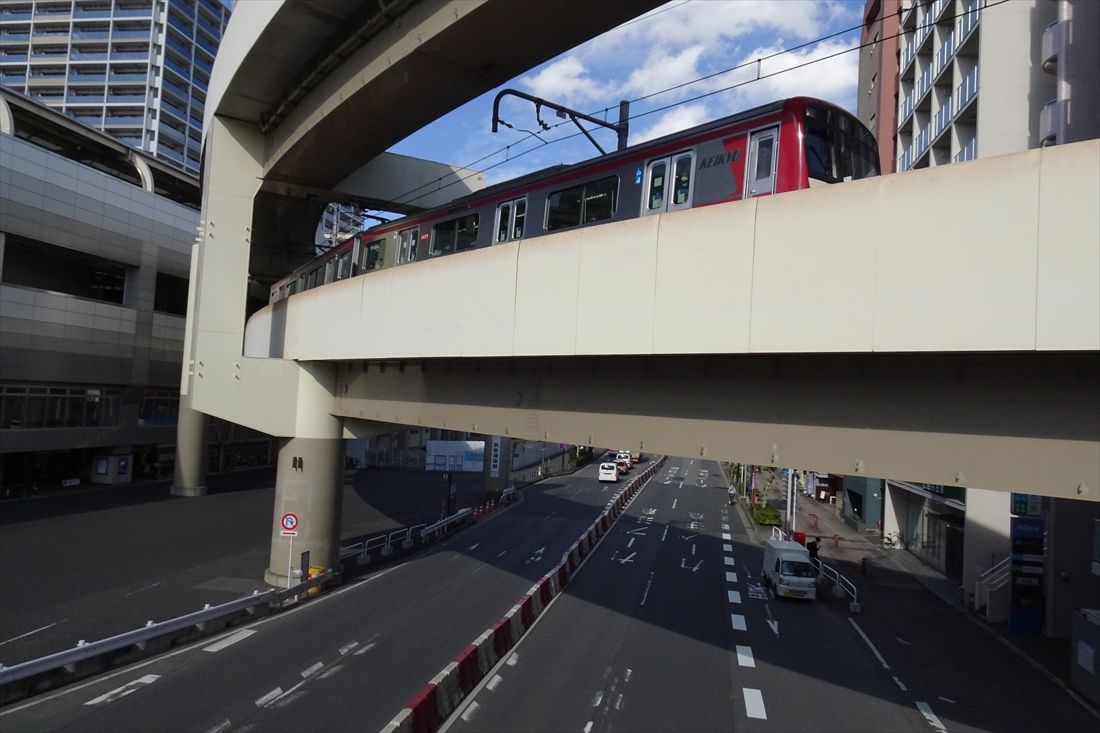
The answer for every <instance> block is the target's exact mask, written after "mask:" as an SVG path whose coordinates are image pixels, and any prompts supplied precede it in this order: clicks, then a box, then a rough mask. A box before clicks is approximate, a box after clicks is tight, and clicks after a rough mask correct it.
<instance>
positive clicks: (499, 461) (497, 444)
mask: <svg viewBox="0 0 1100 733" xmlns="http://www.w3.org/2000/svg"><path fill="white" fill-rule="evenodd" d="M482 477H483V482H482V486H483V488H484V491H485V497H486V498H490V499H494V498H497V497H499V496H500V494H501V492H502V491H504V489H505V488H507V487H508V485H509V484H511V483H512V439H511V438H504V437H501V436H499V435H489V436H486V437H485V468H484V470H483V472H482Z"/></svg>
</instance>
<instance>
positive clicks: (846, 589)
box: [810, 557, 860, 613]
mask: <svg viewBox="0 0 1100 733" xmlns="http://www.w3.org/2000/svg"><path fill="white" fill-rule="evenodd" d="M810 564H812V565H813V566H814V567H815V568H817V570H818V572H819V573H821V575H823V576H824V577H825V579H826V580H830V581H832V583H833V591H834V595H839V596H843V595H848V596H850V597H851V599H852V601H851V603H849V604H848V610H849V611H851V612H852V613H859V611H860V605H859V591H858V590H857V589H856V587H855V585H853V584H852V581H850V580H848V579H847V578H845V577H844V576H843V575H841V574H840V571H839V570H837V569H836V568H834V567H833V566H832V565H826V564H825V563H823V562H821V560H819V559H818V558H816V557H811V558H810ZM838 591H839V592H838Z"/></svg>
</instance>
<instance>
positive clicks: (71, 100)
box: [65, 93, 103, 105]
mask: <svg viewBox="0 0 1100 733" xmlns="http://www.w3.org/2000/svg"><path fill="white" fill-rule="evenodd" d="M65 104H99V105H102V104H103V94H102V93H99V94H70V95H69V96H67V97H65Z"/></svg>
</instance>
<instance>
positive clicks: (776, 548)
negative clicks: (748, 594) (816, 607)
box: [760, 540, 817, 599]
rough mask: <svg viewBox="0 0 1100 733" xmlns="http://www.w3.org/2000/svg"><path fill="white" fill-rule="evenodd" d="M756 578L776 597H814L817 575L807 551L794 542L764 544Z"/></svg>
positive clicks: (779, 541)
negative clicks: (772, 588)
mask: <svg viewBox="0 0 1100 733" xmlns="http://www.w3.org/2000/svg"><path fill="white" fill-rule="evenodd" d="M760 578H761V580H762V582H763V583H764V587H765V588H766V587H768V586H772V587H774V588H775V595H776V597H777V598H808V599H813V598H815V597H817V573H816V572H815V571H814V566H813V564H812V563H811V562H810V552H809V550H807V549H806V548H805V547H803V546H802V545H801V544H799V543H798V542H791V541H790V540H768V541H767V542H765V543H764V567H763V568H762V569H761V571H760Z"/></svg>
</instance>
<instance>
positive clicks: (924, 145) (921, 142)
mask: <svg viewBox="0 0 1100 733" xmlns="http://www.w3.org/2000/svg"><path fill="white" fill-rule="evenodd" d="M931 143H932V136H931V134H930V131H929V129H928V128H927V127H926V128H924V129H923V130H921V133H920V134H919V135H917V140H916V142H915V143H913V147H914V148H916V152H915V154H914V156H915V157H916V158H920V157H921V156H922V155H924V151H925V150H928V146H929V145H930V144H931Z"/></svg>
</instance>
